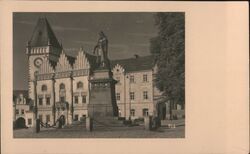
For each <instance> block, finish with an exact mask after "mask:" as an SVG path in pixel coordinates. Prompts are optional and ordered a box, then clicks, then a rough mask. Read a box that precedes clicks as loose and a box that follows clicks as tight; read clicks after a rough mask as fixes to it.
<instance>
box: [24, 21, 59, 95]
mask: <svg viewBox="0 0 250 154" xmlns="http://www.w3.org/2000/svg"><path fill="white" fill-rule="evenodd" d="M61 51H62V46H61V45H60V44H59V42H58V40H57V38H56V36H55V34H54V32H53V31H52V29H51V27H50V25H49V23H48V20H47V19H46V18H45V17H43V18H39V19H38V21H37V24H36V27H35V29H34V31H33V34H32V36H31V39H30V40H29V41H28V43H27V46H26V55H27V56H28V60H29V67H28V68H29V73H28V74H29V77H28V79H29V80H28V81H29V98H31V99H32V100H34V83H33V81H34V79H35V73H36V72H37V71H38V70H39V68H40V66H41V65H42V63H43V61H44V59H45V57H47V58H48V59H49V61H50V62H51V63H52V64H55V63H56V62H57V60H58V58H59V56H60V53H61Z"/></svg>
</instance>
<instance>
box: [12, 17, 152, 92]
mask: <svg viewBox="0 0 250 154" xmlns="http://www.w3.org/2000/svg"><path fill="white" fill-rule="evenodd" d="M154 14H155V13H137V12H136V13H114V12H112V13H111V12H110V13H108V12H106V13H102V12H101V13H100V12H98V13H14V14H13V71H14V72H13V86H14V87H13V88H14V90H27V89H28V82H27V80H28V57H27V55H26V54H25V48H26V43H27V41H29V40H30V39H31V35H32V32H33V30H34V28H35V25H36V22H37V20H38V18H39V17H46V18H47V19H48V22H49V23H50V26H51V27H52V30H53V31H54V33H55V35H56V37H57V39H58V41H59V42H61V43H62V44H63V49H64V50H65V52H66V53H67V54H69V55H73V56H75V55H76V54H77V51H78V50H79V48H80V47H83V49H84V50H85V51H87V52H93V48H94V46H95V45H96V44H97V40H98V37H99V36H98V33H99V32H100V31H101V30H102V31H103V32H104V33H105V35H106V36H107V38H108V40H109V49H108V54H109V55H108V57H109V59H111V60H112V59H124V58H131V57H133V56H134V55H135V54H137V55H139V56H146V55H149V54H150V50H149V47H150V39H151V38H152V37H155V36H157V27H156V26H155V21H154Z"/></svg>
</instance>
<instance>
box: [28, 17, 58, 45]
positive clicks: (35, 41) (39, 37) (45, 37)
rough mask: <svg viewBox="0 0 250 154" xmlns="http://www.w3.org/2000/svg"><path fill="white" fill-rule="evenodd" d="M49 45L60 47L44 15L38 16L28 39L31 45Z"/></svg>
mask: <svg viewBox="0 0 250 154" xmlns="http://www.w3.org/2000/svg"><path fill="white" fill-rule="evenodd" d="M48 44H50V45H51V46H54V47H57V48H61V46H60V44H59V42H58V40H57V38H56V36H55V34H54V32H53V31H52V29H51V27H50V25H49V22H48V20H47V19H46V17H40V18H39V19H38V21H37V24H36V27H35V29H34V31H33V34H32V36H31V39H30V46H31V47H41V46H47V45H48Z"/></svg>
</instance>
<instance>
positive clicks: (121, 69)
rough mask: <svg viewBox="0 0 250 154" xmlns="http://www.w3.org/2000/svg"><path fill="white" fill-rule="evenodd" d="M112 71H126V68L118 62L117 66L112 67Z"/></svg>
mask: <svg viewBox="0 0 250 154" xmlns="http://www.w3.org/2000/svg"><path fill="white" fill-rule="evenodd" d="M112 72H113V73H124V72H125V69H124V68H123V67H122V66H121V65H119V64H116V65H115V67H114V68H113V69H112Z"/></svg>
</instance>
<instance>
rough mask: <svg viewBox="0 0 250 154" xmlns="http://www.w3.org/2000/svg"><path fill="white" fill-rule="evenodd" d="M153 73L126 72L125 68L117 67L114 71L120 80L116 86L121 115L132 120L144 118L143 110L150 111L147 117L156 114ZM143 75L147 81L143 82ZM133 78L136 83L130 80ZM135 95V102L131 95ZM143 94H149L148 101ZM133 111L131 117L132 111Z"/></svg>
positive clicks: (147, 71)
mask: <svg viewBox="0 0 250 154" xmlns="http://www.w3.org/2000/svg"><path fill="white" fill-rule="evenodd" d="M152 74H153V72H152V70H145V71H137V72H128V73H126V72H124V70H123V68H121V67H120V66H116V67H115V68H114V69H113V77H114V79H115V80H118V83H117V84H116V86H115V88H116V94H117V93H120V99H118V100H117V105H118V108H119V115H120V116H121V117H126V119H128V118H129V116H131V118H132V119H135V118H142V117H143V116H145V115H143V109H148V112H147V115H153V114H154V104H153V88H152V86H153V75H152ZM143 75H146V76H147V81H143ZM131 76H133V78H134V82H131V81H130V80H131V79H130V78H131ZM131 92H133V93H134V100H130V93H131ZM143 92H147V97H148V98H147V99H144V97H143ZM131 110H134V111H133V114H132V115H131V113H130V111H131Z"/></svg>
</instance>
